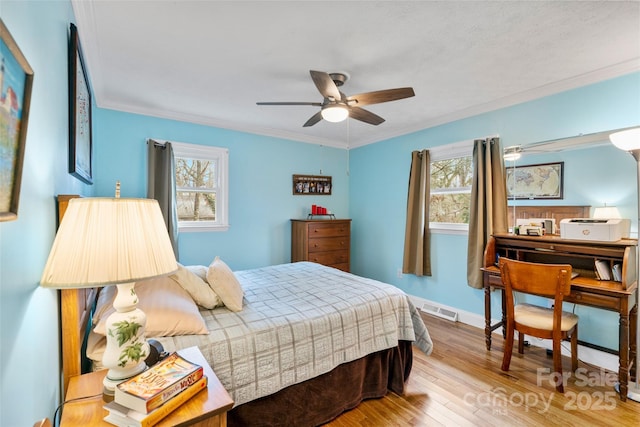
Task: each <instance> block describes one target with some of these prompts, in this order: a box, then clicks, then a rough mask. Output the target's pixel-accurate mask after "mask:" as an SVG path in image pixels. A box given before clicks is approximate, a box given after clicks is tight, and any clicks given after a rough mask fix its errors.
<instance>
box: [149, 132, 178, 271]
mask: <svg viewBox="0 0 640 427" xmlns="http://www.w3.org/2000/svg"><path fill="white" fill-rule="evenodd" d="M175 169H176V167H175V160H174V158H173V148H172V146H171V143H169V142H166V143H164V144H161V143H158V142H157V141H154V140H153V139H149V140H148V141H147V197H148V198H149V199H156V200H157V201H158V203H159V204H160V210H161V211H162V216H163V217H164V221H165V223H166V225H167V231H168V232H169V239H171V245H172V246H173V252H174V253H175V255H176V259H179V258H178V210H177V207H176V173H175Z"/></svg>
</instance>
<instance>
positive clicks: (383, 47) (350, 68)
mask: <svg viewBox="0 0 640 427" xmlns="http://www.w3.org/2000/svg"><path fill="white" fill-rule="evenodd" d="M72 5H73V9H74V12H75V15H76V20H77V25H78V31H79V34H80V40H81V44H82V48H83V53H84V58H85V62H86V65H87V68H88V71H89V74H90V76H91V81H92V85H93V94H94V99H95V101H96V103H97V105H98V106H99V107H102V108H107V109H116V110H121V111H127V112H132V113H140V114H145V115H150V116H156V117H162V118H169V119H176V120H180V121H186V122H193V123H199V124H205V125H210V126H215V127H220V128H226V129H234V130H241V131H245V132H251V133H256V134H261V135H270V136H276V137H280V138H287V139H293V140H296V141H301V142H308V143H315V144H322V145H328V146H335V147H343V148H353V147H358V146H362V145H365V144H369V143H372V142H376V141H380V140H384V139H388V138H391V137H394V136H398V135H403V134H406V133H410V132H414V131H417V130H420V129H425V128H428V127H431V126H435V125H438V124H442V123H446V122H449V121H452V120H456V119H460V118H464V117H468V116H471V115H475V114H479V113H482V112H485V111H490V110H494V109H496V108H501V107H505V106H509V105H513V104H517V103H520V102H524V101H527V100H531V99H535V98H539V97H542V96H546V95H550V94H553V93H557V92H561V91H564V90H568V89H572V88H575V87H579V86H583V85H586V84H590V83H594V82H598V81H602V80H606V79H609V78H613V77H617V76H620V75H624V74H628V73H631V72H635V71H639V70H640V2H639V1H212V0H208V1H207V0H200V1H192V0H183V1H167V0H155V1H151V0H72ZM309 70H318V71H326V72H329V73H332V72H346V73H347V74H348V75H349V76H350V78H349V80H348V81H347V82H346V83H345V84H344V86H342V87H341V88H340V90H341V91H342V92H344V93H345V94H346V95H353V94H358V93H362V92H369V91H376V90H382V89H390V88H397V87H405V86H410V87H413V89H414V90H415V96H414V97H412V98H407V99H402V100H397V101H392V102H386V103H381V104H375V105H368V106H367V107H366V109H367V110H369V111H371V112H373V113H375V114H377V115H379V116H382V117H383V118H385V119H386V121H385V122H384V123H382V124H380V125H378V126H373V125H370V124H366V123H362V122H360V121H357V120H354V119H348V120H346V121H345V122H341V123H329V122H326V121H320V122H319V123H317V124H316V125H315V126H311V127H303V126H302V125H303V124H304V123H305V122H306V121H307V120H308V119H309V118H310V117H311V116H312V115H313V114H315V113H316V112H317V111H318V109H319V107H314V106H306V105H305V106H258V105H256V102H257V101H300V102H322V100H323V97H322V95H320V93H319V92H318V90H317V89H316V87H315V85H314V83H313V81H312V80H311V77H310V75H309ZM639 96H640V94H639Z"/></svg>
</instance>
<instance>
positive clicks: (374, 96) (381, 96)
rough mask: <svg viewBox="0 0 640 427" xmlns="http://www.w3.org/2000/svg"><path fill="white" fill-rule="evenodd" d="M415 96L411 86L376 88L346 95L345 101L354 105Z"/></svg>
mask: <svg viewBox="0 0 640 427" xmlns="http://www.w3.org/2000/svg"><path fill="white" fill-rule="evenodd" d="M412 96H415V92H414V91H413V88H410V87H400V88H397V89H386V90H378V91H375V92H366V93H359V94H357V95H351V96H348V97H347V103H348V104H349V105H354V106H356V105H357V106H358V107H360V106H364V105H370V104H380V103H382V102H389V101H396V100H398V99H404V98H410V97H412Z"/></svg>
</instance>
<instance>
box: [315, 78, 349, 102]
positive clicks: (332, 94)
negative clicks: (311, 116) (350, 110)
mask: <svg viewBox="0 0 640 427" xmlns="http://www.w3.org/2000/svg"><path fill="white" fill-rule="evenodd" d="M309 73H310V74H311V78H312V79H313V83H315V85H316V87H317V88H318V91H320V94H321V95H322V96H323V97H325V98H333V99H334V100H336V101H339V100H340V99H342V97H341V96H340V91H339V90H338V86H336V84H335V83H334V82H333V80H332V79H331V76H330V75H329V74H328V73H325V72H324V71H313V70H310V71H309Z"/></svg>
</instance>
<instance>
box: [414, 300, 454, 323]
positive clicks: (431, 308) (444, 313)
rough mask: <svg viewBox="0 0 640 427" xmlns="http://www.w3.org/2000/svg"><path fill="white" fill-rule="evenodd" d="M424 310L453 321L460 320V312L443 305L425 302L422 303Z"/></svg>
mask: <svg viewBox="0 0 640 427" xmlns="http://www.w3.org/2000/svg"><path fill="white" fill-rule="evenodd" d="M422 311H424V312H425V313H427V314H432V315H434V316H438V317H442V318H443V319H447V320H451V321H452V322H457V321H458V313H457V312H455V311H453V310H449V309H446V308H442V307H437V306H435V305H431V304H427V303H424V304H422Z"/></svg>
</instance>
